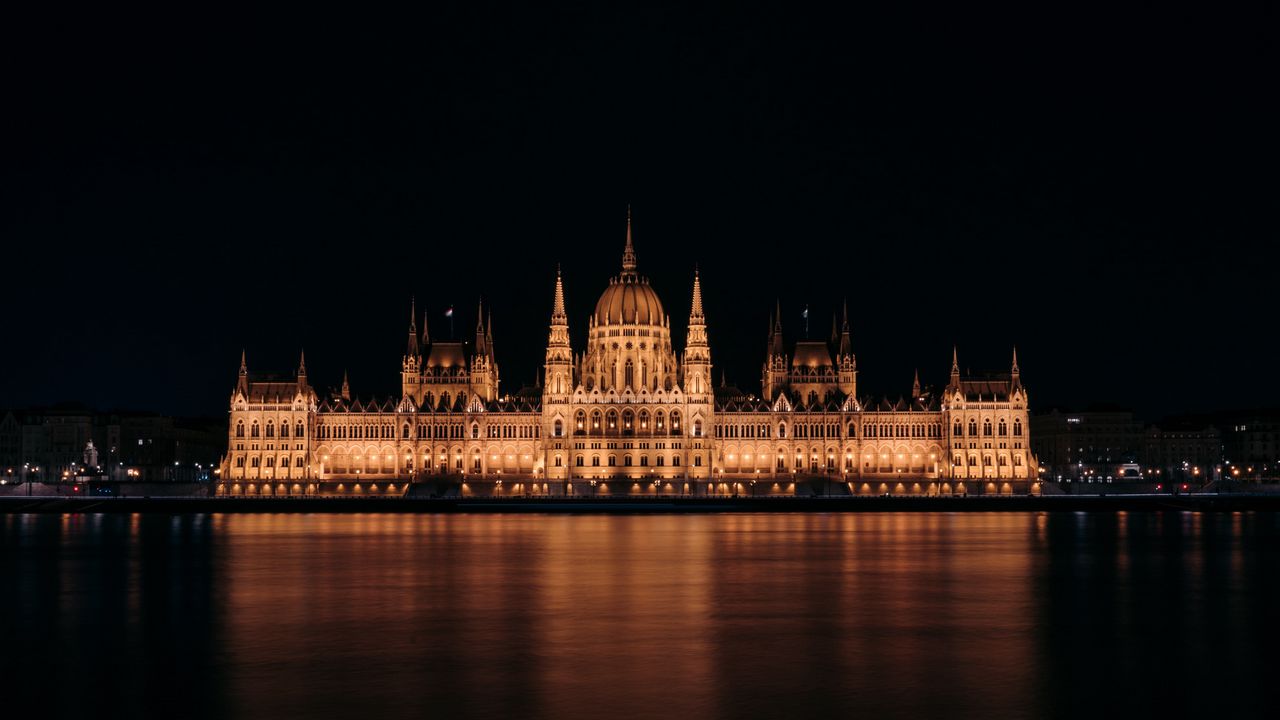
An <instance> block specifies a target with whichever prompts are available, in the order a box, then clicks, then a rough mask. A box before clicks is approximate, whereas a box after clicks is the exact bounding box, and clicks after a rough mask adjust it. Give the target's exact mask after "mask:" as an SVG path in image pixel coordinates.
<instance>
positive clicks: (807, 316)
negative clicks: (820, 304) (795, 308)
mask: <svg viewBox="0 0 1280 720" xmlns="http://www.w3.org/2000/svg"><path fill="white" fill-rule="evenodd" d="M802 317H804V319H805V320H808V319H809V306H808V305H805V306H804V313H803V314H802Z"/></svg>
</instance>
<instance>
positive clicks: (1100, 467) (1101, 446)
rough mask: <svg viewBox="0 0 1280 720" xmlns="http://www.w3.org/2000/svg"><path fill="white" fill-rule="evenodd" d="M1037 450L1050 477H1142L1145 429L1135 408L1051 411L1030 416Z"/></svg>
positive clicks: (1132, 478) (1035, 449)
mask: <svg viewBox="0 0 1280 720" xmlns="http://www.w3.org/2000/svg"><path fill="white" fill-rule="evenodd" d="M1031 437H1032V438H1034V440H1033V441H1032V451H1033V452H1034V453H1035V455H1036V457H1037V458H1038V459H1039V460H1040V465H1041V466H1042V467H1043V468H1044V469H1045V479H1049V480H1063V481H1076V480H1083V481H1091V480H1102V481H1103V482H1106V481H1108V480H1111V481H1117V480H1138V479H1141V478H1140V477H1139V476H1138V468H1139V466H1140V464H1141V463H1142V462H1143V457H1142V455H1143V450H1144V445H1145V441H1146V433H1145V432H1144V430H1143V426H1142V422H1141V421H1139V420H1138V419H1137V418H1135V417H1134V416H1133V412H1132V411H1130V410H1124V409H1120V408H1093V409H1090V410H1086V411H1083V412H1063V411H1061V410H1056V409H1055V410H1052V411H1050V412H1048V413H1042V414H1039V415H1033V416H1031Z"/></svg>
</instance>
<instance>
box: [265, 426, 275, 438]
mask: <svg viewBox="0 0 1280 720" xmlns="http://www.w3.org/2000/svg"><path fill="white" fill-rule="evenodd" d="M275 436H276V426H275V423H267V437H275Z"/></svg>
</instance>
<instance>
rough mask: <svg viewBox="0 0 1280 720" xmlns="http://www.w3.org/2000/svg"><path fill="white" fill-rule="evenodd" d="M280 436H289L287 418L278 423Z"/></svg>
mask: <svg viewBox="0 0 1280 720" xmlns="http://www.w3.org/2000/svg"><path fill="white" fill-rule="evenodd" d="M280 437H282V438H287V437H289V421H288V420H285V421H283V422H281V423H280Z"/></svg>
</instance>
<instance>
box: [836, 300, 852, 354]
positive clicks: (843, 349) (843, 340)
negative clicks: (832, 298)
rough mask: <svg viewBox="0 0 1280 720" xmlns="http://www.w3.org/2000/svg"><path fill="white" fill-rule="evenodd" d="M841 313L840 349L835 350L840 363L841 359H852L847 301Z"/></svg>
mask: <svg viewBox="0 0 1280 720" xmlns="http://www.w3.org/2000/svg"><path fill="white" fill-rule="evenodd" d="M841 312H842V313H843V319H842V320H841V323H840V347H839V348H837V350H836V355H838V356H839V357H840V358H841V361H843V359H844V358H845V357H846V356H848V357H850V358H852V357H853V341H852V340H851V339H850V338H849V303H848V301H845V303H844V306H843V308H842V310H841Z"/></svg>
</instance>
